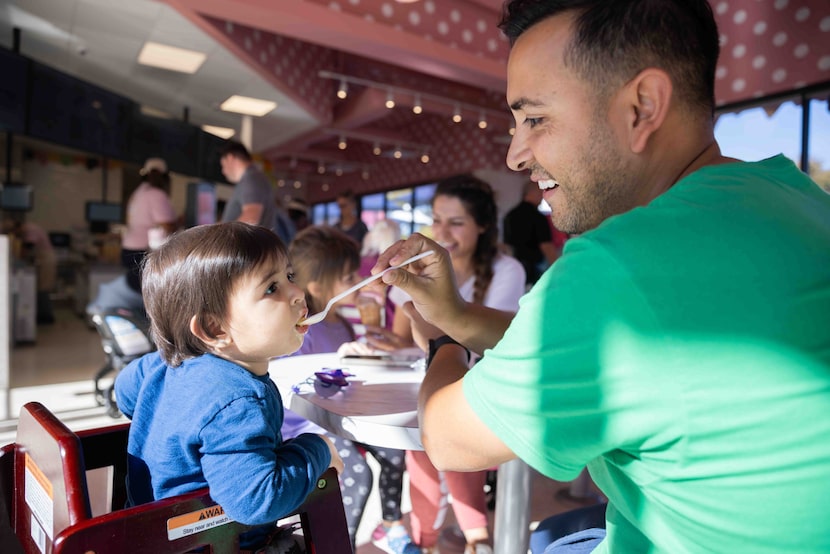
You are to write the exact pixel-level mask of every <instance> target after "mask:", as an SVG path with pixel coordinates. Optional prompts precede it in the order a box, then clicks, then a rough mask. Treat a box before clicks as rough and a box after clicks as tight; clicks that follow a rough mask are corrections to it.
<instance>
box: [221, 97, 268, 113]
mask: <svg viewBox="0 0 830 554" xmlns="http://www.w3.org/2000/svg"><path fill="white" fill-rule="evenodd" d="M276 107H277V103H276V102H272V101H271V100H261V99H259V98H250V97H248V96H239V95H238V94H234V95H233V96H231V97H230V98H228V99H227V100H225V101H224V102H222V104H220V105H219V108H220V109H222V110H224V111H226V112H234V113H241V114H245V115H254V116H257V117H259V116H262V115H265V114H267V113H268V112H270V111H272V110H274V108H276Z"/></svg>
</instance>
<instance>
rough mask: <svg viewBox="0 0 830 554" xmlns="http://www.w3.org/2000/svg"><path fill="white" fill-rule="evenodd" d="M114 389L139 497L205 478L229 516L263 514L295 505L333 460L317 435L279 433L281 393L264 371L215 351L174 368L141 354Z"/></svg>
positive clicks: (262, 517)
mask: <svg viewBox="0 0 830 554" xmlns="http://www.w3.org/2000/svg"><path fill="white" fill-rule="evenodd" d="M115 391H116V398H117V401H118V407H119V408H120V409H121V411H122V412H123V413H124V414H125V415H126V416H127V417H129V418H130V419H131V420H132V425H131V426H130V434H129V441H128V445H127V450H128V453H129V458H130V467H129V471H128V473H129V483H128V489H129V493H130V495H131V499H132V500H133V501H134V502H135V503H141V502H145V501H150V500H153V499H161V498H167V497H171V496H175V495H178V494H182V493H185V492H190V491H194V490H198V489H200V488H204V487H209V488H210V495H211V497H212V498H213V500H215V501H216V502H217V503H219V504H220V505H221V506H222V507H223V508H224V510H225V512H226V513H227V514H228V515H229V516H230V517H231V518H233V519H234V520H236V521H239V522H242V523H246V524H249V525H261V524H266V523H270V522H273V521H276V520H277V519H279V518H281V517H283V516H285V515H286V514H288V513H290V512H291V511H293V510H294V509H295V508H296V507H297V506H299V505H300V504H301V503H302V502H303V500H304V499H305V497H306V496H308V494H309V493H310V492H311V491H312V490H313V489H314V487H315V484H316V482H317V478H318V477H319V476H320V475H321V474H322V473H323V471H325V470H326V468H328V466H329V463H330V462H331V455H330V453H329V450H328V447H327V445H326V443H325V442H324V441H323V440H322V439H321V438H320V437H318V436H315V435H310V434H306V435H300V436H298V437H296V438H295V439H293V440H290V441H286V442H283V440H282V434H281V433H280V426H281V425H282V420H283V406H282V400H281V399H280V395H279V392H278V391H277V387H276V385H275V384H274V382H273V381H271V379H270V378H269V377H268V376H267V375H266V376H256V375H254V374H252V373H250V372H249V371H247V370H246V369H245V368H243V367H240V366H238V365H236V364H234V363H231V362H229V361H227V360H224V359H221V358H218V357H216V356H212V355H209V354H206V355H203V356H200V357H198V358H191V359H189V360H186V361H185V362H184V363H183V364H182V365H181V366H179V367H175V368H173V367H169V366H167V365H166V364H165V363H164V361H163V360H162V359H161V357H160V355H159V353H158V352H153V353H150V354H147V355H145V356H143V357H142V358H139V359H138V360H135V361H134V362H132V363H131V364H130V365H128V366H127V367H126V368H125V369H124V370H122V371H121V372H120V373H119V375H118V377H117V379H116V383H115ZM148 481H149V483H148ZM151 491H152V497H151V496H150V493H151Z"/></svg>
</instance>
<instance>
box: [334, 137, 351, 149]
mask: <svg viewBox="0 0 830 554" xmlns="http://www.w3.org/2000/svg"><path fill="white" fill-rule="evenodd" d="M348 146H349V144H348V143H347V142H346V137H344V136H343V135H340V141H339V142H338V143H337V147H338V148H339V149H340V150H345V149H346V148H347V147H348Z"/></svg>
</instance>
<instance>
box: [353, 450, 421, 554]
mask: <svg viewBox="0 0 830 554" xmlns="http://www.w3.org/2000/svg"><path fill="white" fill-rule="evenodd" d="M362 446H363V448H364V449H365V450H366V451H367V452H369V453H370V454H372V456H374V457H375V459H376V460H377V461H378V463H379V464H380V475H379V476H378V493H379V495H380V503H381V512H382V514H383V521H382V522H381V523H380V524H379V525H378V526H377V527H376V528H375V530H374V532H373V533H372V542H373V543H374V545H375V546H377V547H378V548H380V549H381V550H384V551H386V552H390V553H391V554H407V553H410V552H418V553H419V554H420V549H419V548H417V547H416V546H415V545H414V544H413V542H412V537H410V536H409V531H408V530H407V529H406V526H405V525H404V523H403V513H402V512H401V495H402V494H403V473H404V470H406V452H405V451H403V450H397V449H394V448H379V447H375V446H370V445H366V444H364V445H362Z"/></svg>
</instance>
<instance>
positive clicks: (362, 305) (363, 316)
mask: <svg viewBox="0 0 830 554" xmlns="http://www.w3.org/2000/svg"><path fill="white" fill-rule="evenodd" d="M357 310H358V311H359V312H360V321H361V323H363V325H374V326H375V327H382V326H383V325H382V321H381V315H382V313H383V306H381V305H380V302H378V299H377V298H375V297H374V296H370V295H368V294H361V295H359V296H358V297H357Z"/></svg>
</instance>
